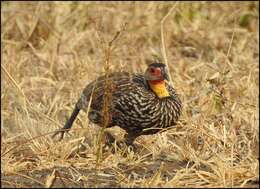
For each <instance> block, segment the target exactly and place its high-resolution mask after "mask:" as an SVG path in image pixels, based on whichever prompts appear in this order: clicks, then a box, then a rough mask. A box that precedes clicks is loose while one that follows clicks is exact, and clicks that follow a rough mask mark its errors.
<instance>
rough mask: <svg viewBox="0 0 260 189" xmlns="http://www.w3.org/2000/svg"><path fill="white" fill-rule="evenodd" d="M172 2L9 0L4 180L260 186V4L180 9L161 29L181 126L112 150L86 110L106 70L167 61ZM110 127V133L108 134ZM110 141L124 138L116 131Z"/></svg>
mask: <svg viewBox="0 0 260 189" xmlns="http://www.w3.org/2000/svg"><path fill="white" fill-rule="evenodd" d="M173 5H174V3H170V2H169V3H168V2H167V3H166V2H165V3H163V2H160V3H155V2H127V3H122V2H117V3H108V2H107V3H104V2H103V3H95V2H84V3H77V2H68V3H61V2H53V3H48V2H26V3H25V2H24V3H16V2H1V9H2V10H1V28H2V30H1V55H2V56H1V115H2V119H1V139H2V140H1V144H2V148H1V181H2V182H1V183H2V186H9V187H40V186H41V187H42V186H47V187H51V186H59V187H65V186H67V187H68V186H70V187H109V186H110V187H245V186H252V187H256V186H257V185H258V184H259V171H258V168H259V163H258V158H259V156H258V151H259V116H258V115H259V109H258V105H259V101H258V97H259V63H258V61H259V49H258V45H259V37H258V36H259V25H258V22H259V15H258V12H259V3H257V2H236V3H234V2H221V3H220V2H216V3H215V2H193V3H188V2H186V3H183V2H180V3H179V4H178V5H177V7H176V8H175V9H174V10H173V12H172V13H171V14H170V15H169V17H168V18H167V21H166V22H165V25H164V37H165V48H166V53H167V60H168V64H169V68H170V70H171V76H172V80H173V84H174V87H175V88H176V89H177V91H178V93H179V94H180V96H181V99H182V101H183V102H184V110H183V114H182V117H181V120H180V121H179V123H178V124H177V125H176V126H175V127H173V128H172V129H169V130H167V131H165V132H163V133H161V134H158V135H153V136H143V137H140V138H138V140H137V141H136V144H137V145H138V150H137V152H132V151H124V149H122V150H120V149H115V153H112V152H111V150H112V148H114V147H106V148H105V149H104V151H103V153H102V156H101V157H100V158H101V159H100V161H99V164H98V165H97V161H96V160H97V153H96V152H97V149H98V144H99V143H98V141H97V136H98V130H97V128H98V127H96V126H94V125H93V124H92V123H89V121H88V120H87V119H86V114H85V113H80V116H79V118H78V119H77V121H76V122H75V123H74V127H73V128H74V129H73V130H72V131H71V132H70V134H71V135H69V136H67V137H66V138H65V139H64V140H63V141H60V142H56V141H54V140H52V139H51V137H50V136H51V134H52V133H53V131H55V130H56V129H57V128H58V127H62V126H63V124H64V122H65V120H66V119H67V118H68V116H69V114H70V113H71V111H72V108H73V106H74V104H75V102H76V101H77V99H78V97H79V95H80V93H81V91H82V89H83V88H84V87H85V85H86V84H87V83H89V82H90V81H92V80H94V79H95V78H96V77H98V76H100V75H101V74H102V73H103V72H104V68H106V69H108V68H107V67H106V66H104V65H105V63H106V58H107V57H106V55H105V52H104V47H105V46H106V44H107V43H108V42H109V41H110V40H111V39H112V38H113V36H115V34H116V32H118V31H120V30H122V28H123V27H124V25H125V29H124V31H122V33H121V34H120V36H119V37H118V39H117V40H115V41H114V44H113V48H112V51H111V54H110V55H109V57H110V60H109V65H110V67H109V70H110V71H115V70H127V71H129V72H142V71H144V69H145V68H146V65H147V63H148V62H150V61H151V60H157V59H159V60H160V59H161V60H162V57H163V56H165V55H162V54H161V48H162V46H161V33H160V31H161V27H160V26H161V25H160V24H161V21H162V19H163V17H164V16H165V15H166V14H167V12H168V11H169V10H170V8H171V7H172V6H173ZM112 131H113V129H112ZM114 134H115V135H118V137H120V136H121V135H122V132H121V131H120V130H119V129H118V128H117V129H114Z"/></svg>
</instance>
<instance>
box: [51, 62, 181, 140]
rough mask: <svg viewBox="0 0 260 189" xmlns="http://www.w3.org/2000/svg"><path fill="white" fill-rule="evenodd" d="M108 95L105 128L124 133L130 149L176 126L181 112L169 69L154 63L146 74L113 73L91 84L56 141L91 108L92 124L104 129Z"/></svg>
mask: <svg viewBox="0 0 260 189" xmlns="http://www.w3.org/2000/svg"><path fill="white" fill-rule="evenodd" d="M106 81H108V82H106ZM107 84H109V85H110V86H111V87H110V88H109V89H108V88H106V85H107ZM107 89H108V90H107ZM106 91H109V94H110V97H109V101H108V113H107V116H108V119H107V120H108V121H107V125H106V127H107V128H109V127H113V126H119V127H120V128H122V129H124V130H125V131H126V133H127V135H126V137H125V143H126V144H127V145H132V144H133V142H134V141H135V139H136V138H137V137H139V136H141V135H153V134H156V133H158V132H159V131H160V130H161V129H164V128H168V127H171V126H173V125H176V122H177V121H178V119H179V117H180V115H181V112H182V102H181V100H180V97H179V95H178V94H177V93H176V90H175V89H174V87H173V86H172V85H171V84H170V82H169V75H168V70H167V67H166V65H165V64H163V63H160V62H155V63H151V64H149V65H148V66H147V68H146V70H145V72H144V73H129V72H125V71H121V72H111V73H110V74H109V75H107V76H106V75H103V76H100V77H98V78H97V79H96V80H94V81H92V82H90V83H89V84H88V85H87V86H86V87H85V88H84V90H83V92H82V93H81V96H80V98H79V99H78V101H77V103H76V104H75V107H74V110H73V112H72V114H71V116H70V118H69V119H68V120H67V121H66V123H65V125H64V127H63V128H62V129H60V130H58V131H57V132H56V133H54V135H53V137H54V136H55V135H57V134H58V133H61V137H60V139H62V138H63V136H64V133H65V132H66V131H68V130H69V129H70V128H71V127H72V124H73V122H74V121H75V119H76V117H77V115H78V114H79V112H80V110H83V111H85V112H87V111H88V107H89V105H90V108H89V111H88V118H89V120H90V121H91V122H93V123H95V124H97V125H99V126H102V125H104V124H103V123H104V122H103V121H104V112H103V111H102V110H103V104H104V101H105V100H104V99H105V96H106V95H108V94H107V93H106ZM89 103H91V104H89Z"/></svg>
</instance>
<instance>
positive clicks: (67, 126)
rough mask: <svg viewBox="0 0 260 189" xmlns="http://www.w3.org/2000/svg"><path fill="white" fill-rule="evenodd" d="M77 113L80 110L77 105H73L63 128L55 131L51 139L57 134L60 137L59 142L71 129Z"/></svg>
mask: <svg viewBox="0 0 260 189" xmlns="http://www.w3.org/2000/svg"><path fill="white" fill-rule="evenodd" d="M79 111H80V108H79V107H78V106H77V105H75V108H74V110H73V112H72V114H71V116H70V118H69V119H68V120H67V121H66V123H65V125H64V127H63V128H62V129H59V130H58V131H56V132H55V133H54V135H53V136H52V137H53V138H54V137H55V136H56V135H57V134H59V133H60V134H61V136H60V139H59V140H61V139H63V137H64V133H65V132H67V131H69V129H70V128H71V127H72V124H73V122H74V121H75V119H76V117H77V115H78V114H79Z"/></svg>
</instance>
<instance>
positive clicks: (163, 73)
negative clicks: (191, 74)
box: [144, 63, 170, 98]
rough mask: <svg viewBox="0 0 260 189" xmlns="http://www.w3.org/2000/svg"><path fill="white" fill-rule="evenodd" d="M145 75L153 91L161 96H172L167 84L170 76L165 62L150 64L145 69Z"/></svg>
mask: <svg viewBox="0 0 260 189" xmlns="http://www.w3.org/2000/svg"><path fill="white" fill-rule="evenodd" d="M144 77H145V79H146V81H147V82H148V84H149V86H150V88H151V89H152V91H153V92H154V93H155V94H156V95H157V96H158V97H159V98H164V97H168V96H170V94H169V91H168V90H167V88H166V85H165V81H169V76H168V72H167V69H166V66H165V64H162V63H153V64H150V65H149V66H148V68H147V69H146V71H145V74H144Z"/></svg>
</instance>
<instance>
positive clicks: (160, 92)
mask: <svg viewBox="0 0 260 189" xmlns="http://www.w3.org/2000/svg"><path fill="white" fill-rule="evenodd" d="M148 84H149V86H150V88H151V89H152V90H153V92H154V93H155V94H156V95H157V96H158V97H159V98H164V97H168V96H170V94H169V91H168V90H167V88H166V85H165V81H164V80H155V81H148Z"/></svg>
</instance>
